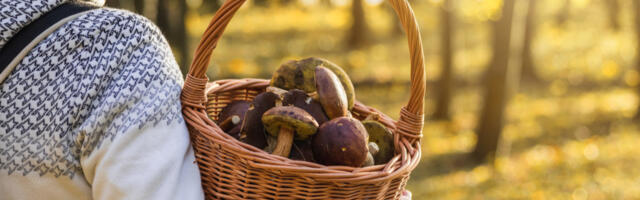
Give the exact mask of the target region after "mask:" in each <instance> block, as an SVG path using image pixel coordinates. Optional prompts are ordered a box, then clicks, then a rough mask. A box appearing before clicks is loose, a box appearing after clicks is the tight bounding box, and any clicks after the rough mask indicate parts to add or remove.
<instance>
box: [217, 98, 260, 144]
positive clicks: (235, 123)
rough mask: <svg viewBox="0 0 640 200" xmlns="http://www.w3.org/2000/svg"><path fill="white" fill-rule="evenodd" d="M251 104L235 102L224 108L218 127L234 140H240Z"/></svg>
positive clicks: (219, 116) (219, 117)
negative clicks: (243, 122) (243, 121)
mask: <svg viewBox="0 0 640 200" xmlns="http://www.w3.org/2000/svg"><path fill="white" fill-rule="evenodd" d="M250 105H251V102H248V101H234V102H231V103H230V104H229V105H227V106H226V107H224V108H223V109H222V111H220V114H219V115H218V121H216V123H218V125H219V126H220V129H222V130H223V131H224V132H226V133H227V134H229V135H231V136H233V137H234V138H236V139H238V138H240V129H241V127H242V120H243V119H244V115H245V113H246V112H247V110H249V107H250Z"/></svg>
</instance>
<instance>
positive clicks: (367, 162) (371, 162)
mask: <svg viewBox="0 0 640 200" xmlns="http://www.w3.org/2000/svg"><path fill="white" fill-rule="evenodd" d="M374 164H375V161H374V160H373V156H372V155H371V153H369V152H368V153H367V158H366V159H364V163H363V164H362V166H363V167H368V166H373V165H374Z"/></svg>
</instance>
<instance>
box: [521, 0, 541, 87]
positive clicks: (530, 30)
mask: <svg viewBox="0 0 640 200" xmlns="http://www.w3.org/2000/svg"><path fill="white" fill-rule="evenodd" d="M536 2H537V0H529V2H528V3H529V7H528V8H527V9H528V11H527V16H526V18H525V28H524V29H525V30H524V44H523V45H522V71H521V77H522V79H521V80H522V81H525V82H529V83H540V82H541V80H540V77H538V73H537V72H536V70H535V63H534V60H533V55H532V54H531V41H532V39H533V35H534V33H535V31H536V29H535V23H536V22H535V16H536V15H535V12H536Z"/></svg>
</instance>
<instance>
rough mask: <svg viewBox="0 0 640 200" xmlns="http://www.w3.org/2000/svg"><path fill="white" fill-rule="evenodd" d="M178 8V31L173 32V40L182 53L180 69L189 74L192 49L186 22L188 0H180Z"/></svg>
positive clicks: (176, 29)
mask: <svg viewBox="0 0 640 200" xmlns="http://www.w3.org/2000/svg"><path fill="white" fill-rule="evenodd" d="M179 2H180V3H179V8H178V11H179V12H178V16H177V17H178V21H177V22H176V23H175V24H176V26H177V27H176V28H175V31H176V33H175V34H173V35H174V36H175V38H173V42H174V44H175V48H176V49H177V50H178V51H179V53H180V62H179V63H180V70H181V71H182V74H187V72H188V71H189V64H190V63H191V62H190V61H191V57H190V56H191V54H190V53H191V51H189V37H188V36H189V35H188V34H187V25H186V24H185V21H186V16H187V2H186V0H180V1H179Z"/></svg>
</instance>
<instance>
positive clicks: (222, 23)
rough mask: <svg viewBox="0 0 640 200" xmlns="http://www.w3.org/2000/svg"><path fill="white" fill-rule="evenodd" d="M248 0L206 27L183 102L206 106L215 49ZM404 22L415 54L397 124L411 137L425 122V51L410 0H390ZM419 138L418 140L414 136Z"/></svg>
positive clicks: (236, 1)
mask: <svg viewBox="0 0 640 200" xmlns="http://www.w3.org/2000/svg"><path fill="white" fill-rule="evenodd" d="M245 1H246V0H227V1H225V2H224V4H223V5H222V6H221V7H220V9H219V10H218V11H217V12H216V13H215V15H214V16H213V19H212V20H211V22H210V23H209V26H208V27H207V29H206V30H205V32H204V34H203V36H202V38H201V40H200V44H199V45H198V47H197V49H196V52H195V54H194V58H193V62H192V63H191V67H190V68H189V73H188V74H187V78H186V80H185V86H184V88H183V92H182V102H183V105H185V106H191V107H194V108H204V103H205V101H206V97H205V92H204V90H205V86H206V83H207V81H208V78H207V77H206V71H207V67H208V64H209V60H210V59H211V52H212V51H213V50H214V49H215V48H216V45H217V43H218V40H219V39H220V37H221V36H222V33H223V32H224V29H225V28H226V27H227V24H229V21H231V18H233V15H234V14H235V13H236V11H238V9H239V8H240V6H242V4H243V3H244V2H245ZM388 1H389V2H390V3H391V5H392V6H393V9H394V10H395V12H396V14H397V15H398V18H399V19H400V21H401V22H402V27H403V28H404V30H405V32H406V33H407V38H408V41H409V52H410V58H411V91H410V92H411V93H410V97H409V102H408V103H407V105H406V106H404V107H403V108H402V110H401V112H400V120H399V121H398V124H397V127H398V130H399V131H400V132H403V133H404V135H406V136H409V138H415V139H417V138H419V137H420V136H421V135H422V134H421V133H422V125H423V122H424V116H423V113H424V111H423V108H424V95H425V73H424V53H423V50H422V39H421V37H420V31H419V28H418V23H417V21H416V18H415V15H414V13H413V10H412V9H411V6H410V5H409V3H408V2H407V0H388ZM414 141H415V140H414Z"/></svg>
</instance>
